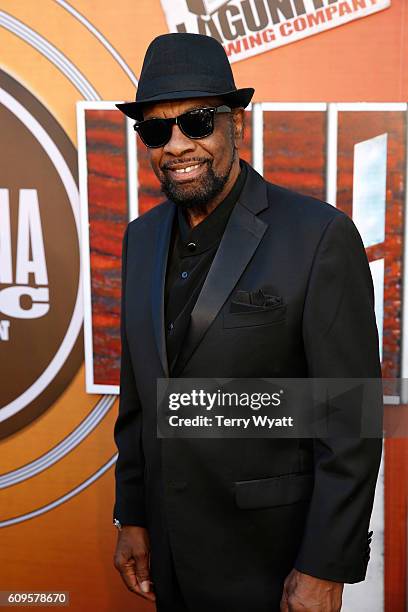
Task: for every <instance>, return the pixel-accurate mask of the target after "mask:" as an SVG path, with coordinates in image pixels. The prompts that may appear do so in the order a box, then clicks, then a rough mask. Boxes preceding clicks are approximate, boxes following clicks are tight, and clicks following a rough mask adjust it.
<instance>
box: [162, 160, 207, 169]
mask: <svg viewBox="0 0 408 612" xmlns="http://www.w3.org/2000/svg"><path fill="white" fill-rule="evenodd" d="M211 163H212V161H211V160H210V159H208V158H207V157H189V158H188V159H186V158H184V159H183V158H181V157H180V158H179V159H173V160H172V161H171V162H167V163H164V164H162V166H161V169H162V170H171V169H172V168H173V167H174V166H178V165H179V164H190V165H194V164H208V165H210V164H211Z"/></svg>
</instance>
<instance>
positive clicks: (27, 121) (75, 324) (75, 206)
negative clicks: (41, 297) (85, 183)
mask: <svg viewBox="0 0 408 612" xmlns="http://www.w3.org/2000/svg"><path fill="white" fill-rule="evenodd" d="M0 104H3V105H4V106H5V107H6V108H8V110H9V111H10V112H12V113H13V115H15V116H16V118H17V119H18V120H19V121H21V123H23V125H25V127H26V128H27V129H28V130H29V131H30V132H31V133H32V135H33V136H34V138H35V139H36V140H37V141H38V142H39V143H40V145H41V146H42V147H43V149H44V151H45V153H46V154H47V155H48V157H49V158H50V160H51V162H52V164H53V165H54V167H55V169H56V171H57V173H58V175H59V177H60V179H61V182H62V184H63V185H64V188H65V191H66V193H67V195H68V199H69V202H70V204H71V208H72V213H73V216H74V220H75V226H76V230H77V235H78V244H80V227H79V223H80V221H79V193H78V188H77V185H76V183H75V180H74V178H73V176H72V174H71V171H70V169H69V168H68V165H67V163H66V161H65V159H64V158H63V156H62V154H61V152H60V151H59V149H58V148H57V147H56V145H55V143H54V142H53V141H52V140H51V138H50V136H49V135H48V134H47V132H46V131H45V130H44V128H43V127H42V126H41V125H40V123H39V122H38V121H37V119H35V117H33V116H32V115H31V113H29V112H28V110H27V109H26V108H25V107H24V106H23V105H22V104H20V102H18V101H17V100H16V99H15V98H13V97H12V96H11V95H10V94H9V93H7V92H6V91H4V89H1V88H0ZM80 255H81V254H80ZM81 287H82V265H80V269H79V282H78V291H77V297H76V302H75V307H74V310H73V313H72V317H71V321H70V324H69V326H68V329H67V332H66V334H65V336H64V339H63V341H62V343H61V345H60V346H59V348H58V351H57V352H56V354H55V355H54V357H53V359H52V360H51V362H50V363H49V365H48V366H47V368H46V369H45V370H44V372H43V373H42V374H41V376H39V377H38V378H37V380H36V381H35V382H34V383H33V384H32V385H31V386H30V387H29V388H28V389H26V390H25V391H24V392H23V393H22V394H21V395H19V396H18V397H17V398H15V399H14V400H13V401H12V402H10V403H9V404H7V405H6V406H4V407H3V408H1V410H0V422H2V421H5V420H6V419H8V418H10V417H11V416H13V415H15V414H17V413H18V412H20V411H21V410H22V409H23V408H25V406H27V404H29V403H30V402H32V401H33V400H34V399H35V398H36V397H38V396H39V395H40V393H42V391H44V389H46V387H47V386H48V385H49V384H50V383H51V381H52V380H53V379H54V378H55V376H56V375H57V374H58V372H59V371H60V369H61V368H62V366H63V365H64V363H65V361H66V360H67V358H68V356H69V355H70V353H71V351H72V349H73V347H74V344H75V342H76V340H77V338H78V335H79V333H80V331H81V327H82V322H83V305H82V293H81Z"/></svg>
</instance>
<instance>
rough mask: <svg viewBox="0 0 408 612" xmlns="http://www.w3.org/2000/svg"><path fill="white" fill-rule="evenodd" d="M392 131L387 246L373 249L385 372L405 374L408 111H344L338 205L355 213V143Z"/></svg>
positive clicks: (341, 120) (341, 119) (339, 141)
mask: <svg viewBox="0 0 408 612" xmlns="http://www.w3.org/2000/svg"><path fill="white" fill-rule="evenodd" d="M385 133H386V134H387V135H388V149H387V191H386V194H387V195H386V217H385V244H378V245H376V246H373V247H371V248H370V249H369V250H368V257H369V259H370V261H373V260H375V259H378V258H380V257H384V259H385V279H384V326H383V333H384V336H383V375H384V376H385V377H387V378H397V377H398V376H399V375H400V341H401V282H402V279H401V273H402V241H403V231H404V227H403V225H404V224H403V210H404V189H405V114H404V113H402V112H340V113H339V136H338V163H337V170H338V174H337V206H338V207H339V208H341V209H342V210H344V211H345V212H346V213H347V214H348V215H350V216H351V217H352V215H353V211H352V198H353V162H354V145H355V144H356V143H359V142H362V141H364V140H369V139H370V138H374V137H375V136H379V135H380V134H385Z"/></svg>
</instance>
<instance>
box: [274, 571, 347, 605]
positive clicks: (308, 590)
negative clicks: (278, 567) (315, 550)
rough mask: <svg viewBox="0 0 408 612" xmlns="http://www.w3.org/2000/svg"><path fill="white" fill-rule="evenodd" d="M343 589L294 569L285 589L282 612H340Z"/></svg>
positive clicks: (339, 584)
mask: <svg viewBox="0 0 408 612" xmlns="http://www.w3.org/2000/svg"><path fill="white" fill-rule="evenodd" d="M343 587H344V585H343V583H341V582H333V581H332V580H322V579H321V578H315V577H314V576H309V574H303V573H302V572H298V571H297V570H295V569H293V570H292V571H291V572H290V574H289V575H288V576H287V577H286V580H285V584H284V587H283V594H282V599H281V604H280V609H281V612H309V611H310V612H340V610H341V599H342V594H343Z"/></svg>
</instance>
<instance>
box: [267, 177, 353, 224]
mask: <svg viewBox="0 0 408 612" xmlns="http://www.w3.org/2000/svg"><path fill="white" fill-rule="evenodd" d="M265 182H266V185H267V193H268V202H269V204H270V206H269V208H270V211H271V212H272V213H273V212H274V211H276V210H279V211H280V212H281V213H282V214H283V215H285V216H287V217H292V218H297V219H299V220H302V221H304V222H306V221H309V222H312V223H323V224H325V223H327V222H330V221H332V220H333V219H334V218H336V217H342V216H344V214H345V213H343V212H342V211H341V210H339V209H338V208H336V207H335V206H333V205H332V204H329V203H328V202H326V201H324V200H321V199H319V198H317V197H314V196H311V195H306V194H304V193H300V192H298V191H294V190H292V189H288V188H287V187H283V186H282V185H276V184H275V183H271V182H269V181H265Z"/></svg>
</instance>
